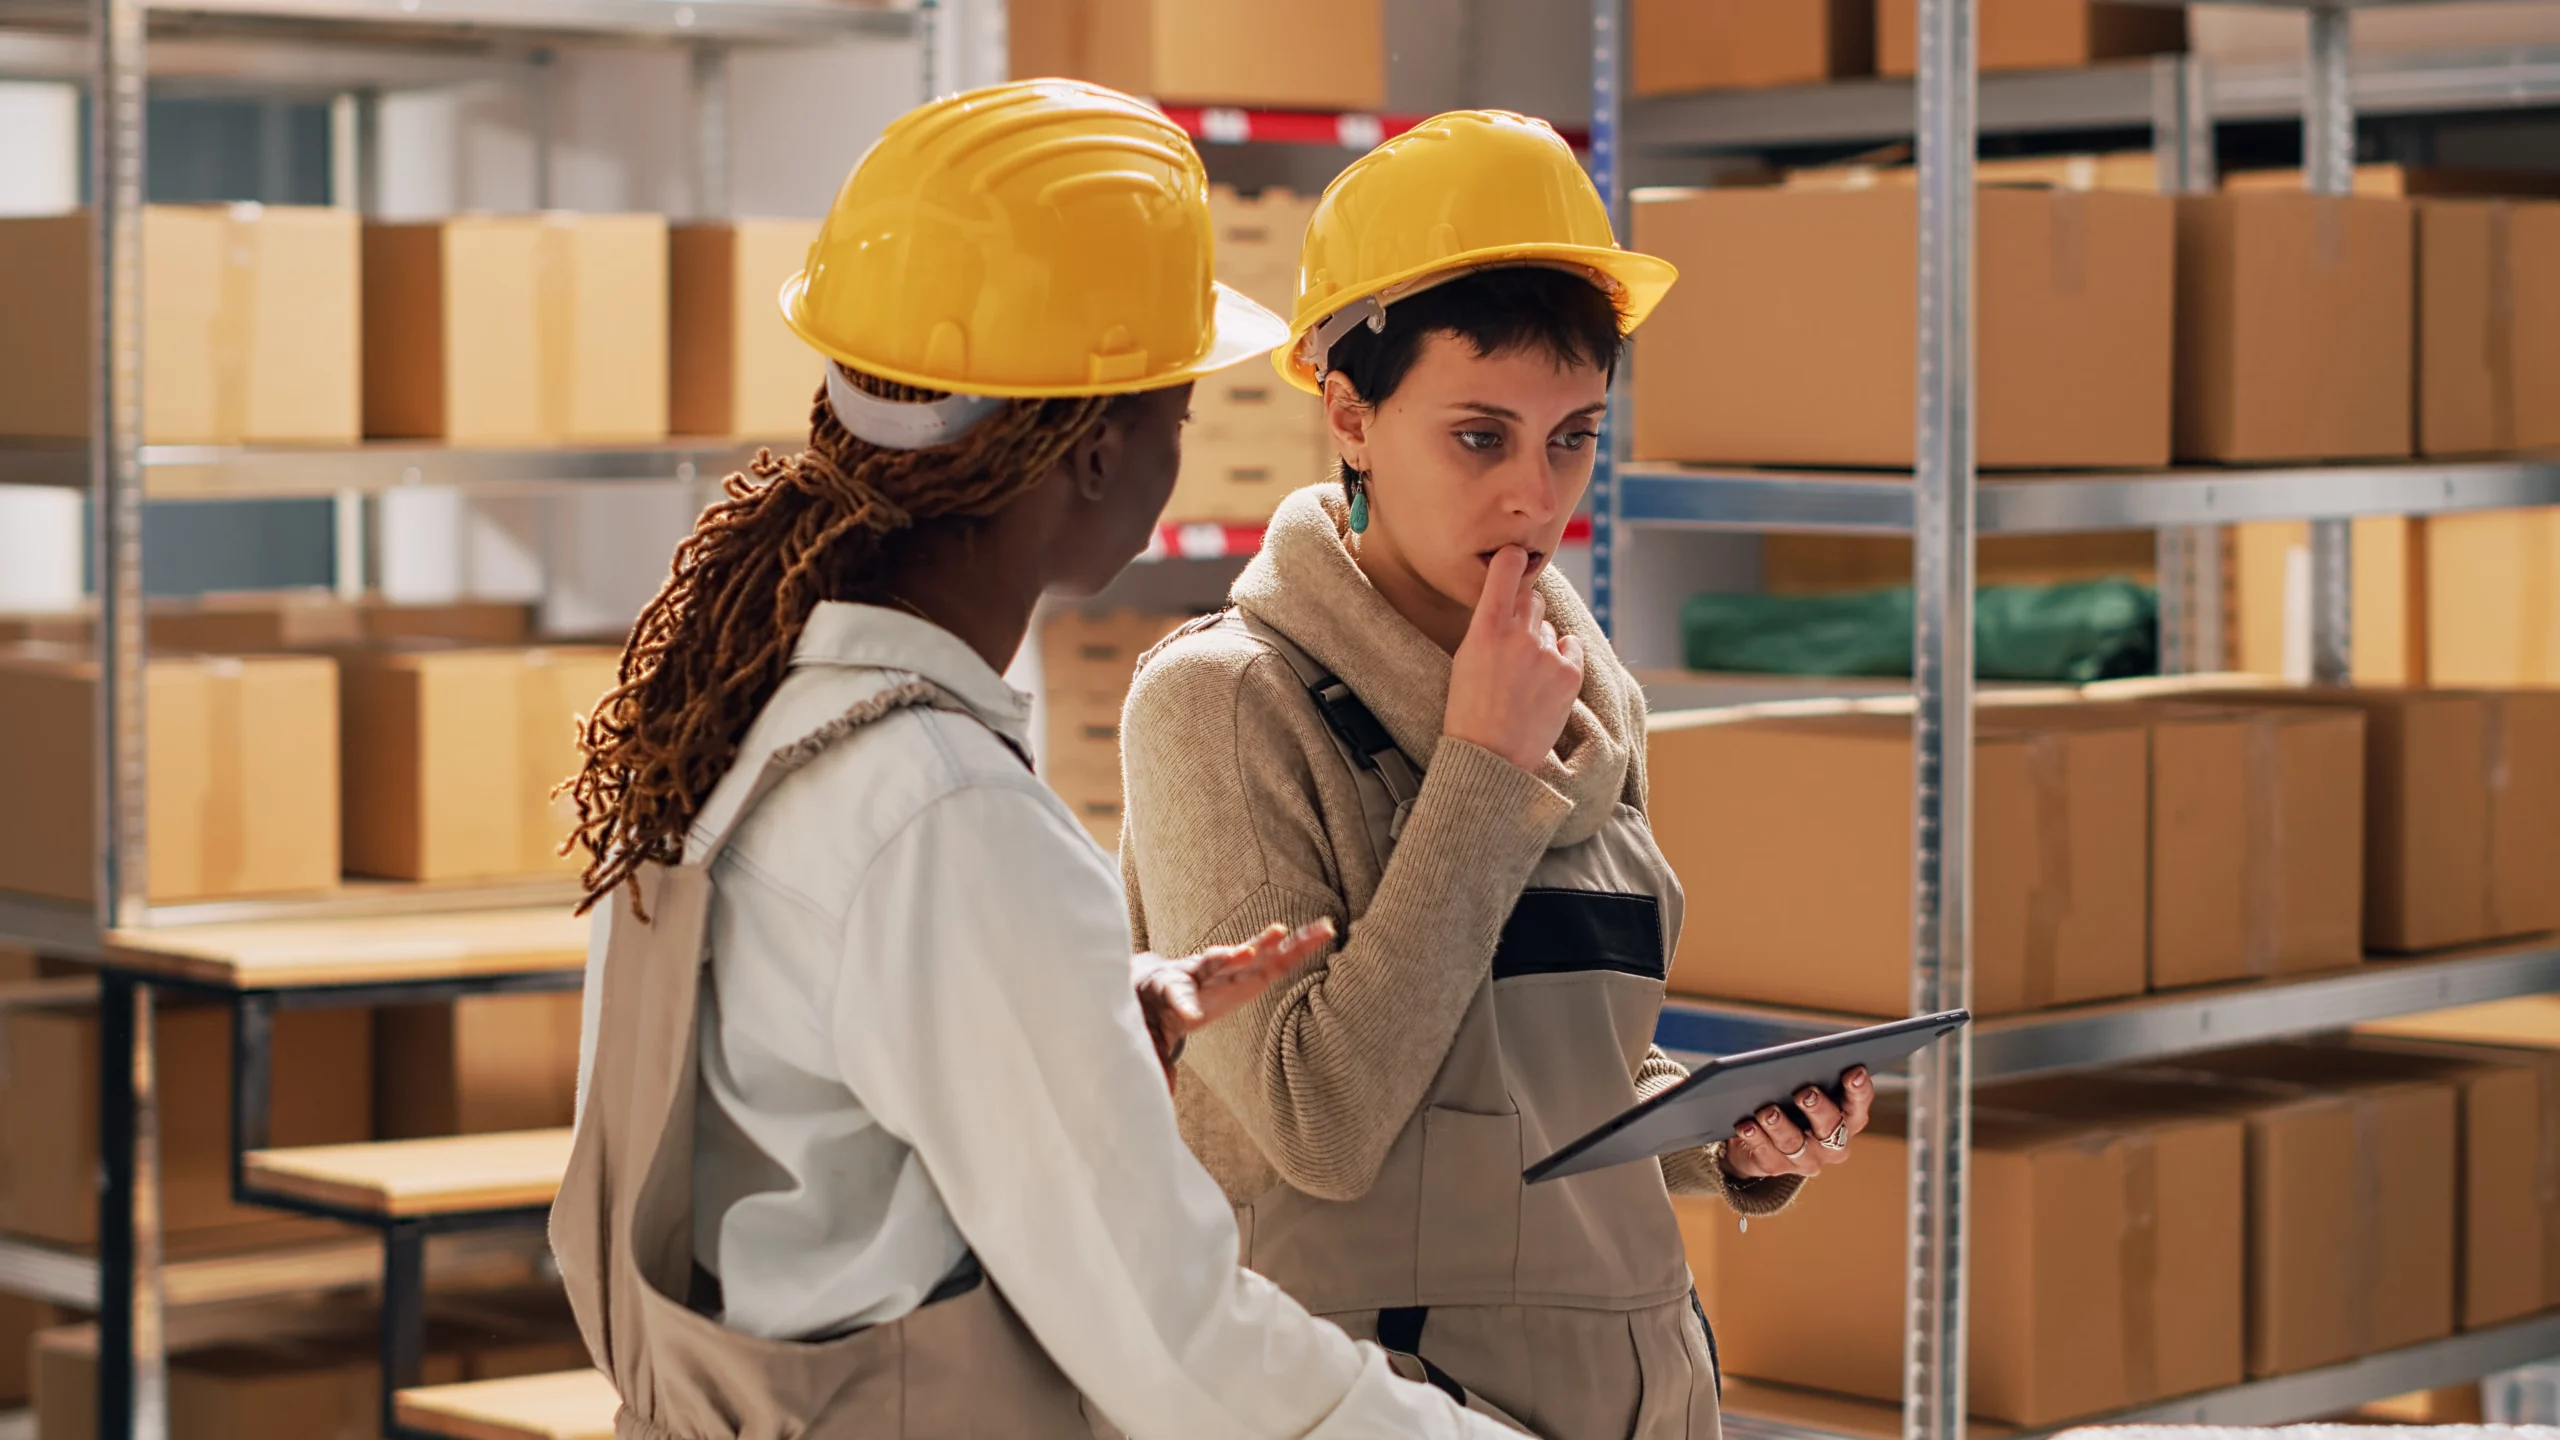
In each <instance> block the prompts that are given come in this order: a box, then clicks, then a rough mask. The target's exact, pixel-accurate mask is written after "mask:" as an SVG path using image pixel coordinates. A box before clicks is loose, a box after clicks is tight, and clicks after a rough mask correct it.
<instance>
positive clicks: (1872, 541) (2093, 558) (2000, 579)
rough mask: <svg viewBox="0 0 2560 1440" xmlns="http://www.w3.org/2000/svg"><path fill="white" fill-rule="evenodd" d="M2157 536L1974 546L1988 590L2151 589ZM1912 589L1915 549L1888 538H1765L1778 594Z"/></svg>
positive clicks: (2140, 533)
mask: <svg viewBox="0 0 2560 1440" xmlns="http://www.w3.org/2000/svg"><path fill="white" fill-rule="evenodd" d="M2158 546H2159V536H2158V535H2157V533H2156V532H2154V531H2150V530H2097V531H2091V532H2089V533H2087V534H2081V535H1985V536H1983V537H1981V538H1980V539H1979V540H1977V541H1976V542H1974V560H1973V564H1974V577H1975V579H1976V581H1977V582H1978V583H1980V584H1983V585H2051V584H2055V583H2057V582H2060V581H2065V580H2102V579H2106V578H2108V577H2110V576H2118V575H2120V576H2124V577H2126V578H2128V579H2133V580H2140V581H2142V582H2144V583H2145V584H2148V583H2151V581H2152V579H2153V577H2154V575H2155V574H2156V573H2157V571H2156V560H2155V557H2156V556H2157V554H2158ZM1910 583H1911V542H1910V541H1909V540H1906V539H1904V538H1902V537H1901V536H1898V535H1897V536H1886V535H1822V534H1804V535H1779V534H1772V535H1763V536H1761V537H1760V584H1761V587H1762V588H1763V589H1765V590H1767V591H1768V592H1769V593H1770V594H1772V595H1822V594H1830V593H1835V592H1838V591H1843V590H1877V589H1882V588H1884V587H1885V586H1888V585H1908V584H1910Z"/></svg>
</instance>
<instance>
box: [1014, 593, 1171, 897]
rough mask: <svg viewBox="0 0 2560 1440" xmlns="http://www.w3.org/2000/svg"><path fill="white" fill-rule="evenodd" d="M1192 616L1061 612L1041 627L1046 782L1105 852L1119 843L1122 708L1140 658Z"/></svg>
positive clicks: (1122, 612)
mask: <svg viewBox="0 0 2560 1440" xmlns="http://www.w3.org/2000/svg"><path fill="white" fill-rule="evenodd" d="M1190 619H1191V617H1190V616H1188V615H1163V614H1153V613H1148V612H1143V611H1136V610H1115V611H1111V612H1108V613H1105V614H1088V613H1086V612H1083V611H1080V610H1061V611H1059V612H1057V613H1056V614H1053V615H1050V616H1048V617H1047V618H1046V619H1044V620H1043V621H1042V622H1041V625H1040V707H1041V729H1042V736H1041V748H1042V754H1041V766H1040V771H1041V777H1042V778H1043V779H1045V780H1047V781H1048V782H1049V788H1050V789H1052V790H1055V791H1057V792H1058V795H1059V797H1060V798H1061V799H1063V800H1065V801H1066V802H1067V806H1068V808H1069V809H1071V810H1073V811H1075V812H1076V818H1077V819H1079V820H1081V821H1083V822H1084V824H1085V828H1086V829H1088V830H1090V831H1092V832H1093V837H1094V839H1095V840H1097V841H1099V842H1101V844H1102V845H1103V846H1104V847H1105V848H1109V847H1112V846H1116V845H1118V844H1119V843H1120V811H1121V800H1120V794H1121V792H1120V711H1121V708H1122V707H1123V706H1124V705H1126V704H1127V703H1128V699H1129V681H1130V679H1131V677H1133V676H1134V675H1136V674H1137V670H1138V657H1139V656H1141V655H1144V654H1145V653H1147V651H1148V650H1149V649H1151V648H1153V646H1154V645H1155V643H1156V642H1157V641H1159V640H1162V639H1163V638H1164V637H1166V636H1167V635H1170V634H1172V633H1173V632H1174V631H1175V630H1176V629H1178V628H1180V627H1181V626H1182V625H1183V624H1184V623H1185V622H1187V621H1189V620H1190Z"/></svg>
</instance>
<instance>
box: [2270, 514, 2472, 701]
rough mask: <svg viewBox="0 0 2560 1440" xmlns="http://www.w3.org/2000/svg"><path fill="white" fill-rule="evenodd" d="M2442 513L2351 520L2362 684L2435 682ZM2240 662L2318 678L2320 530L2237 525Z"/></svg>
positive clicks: (2357, 666)
mask: <svg viewBox="0 0 2560 1440" xmlns="http://www.w3.org/2000/svg"><path fill="white" fill-rule="evenodd" d="M2445 518H2446V517H2443V516H2425V515H2367V516H2362V517H2360V518H2358V519H2356V520H2354V521H2352V522H2351V527H2352V532H2353V538H2352V543H2351V545H2350V547H2349V548H2350V553H2351V562H2350V566H2349V568H2350V570H2351V572H2352V575H2351V579H2350V588H2351V591H2352V599H2351V607H2352V609H2353V612H2354V616H2355V623H2354V625H2353V627H2352V629H2353V632H2354V633H2353V634H2352V635H2351V636H2350V637H2349V642H2350V643H2349V649H2350V652H2351V655H2350V665H2351V669H2352V672H2353V674H2354V677H2355V681H2356V683H2357V684H2359V685H2408V686H2418V685H2425V684H2427V683H2428V681H2429V678H2430V676H2431V675H2433V674H2434V670H2433V666H2432V662H2431V661H2430V659H2429V655H2428V648H2429V638H2430V629H2431V627H2430V625H2429V622H2428V620H2427V611H2428V600H2427V591H2428V587H2429V578H2430V577H2429V569H2430V566H2429V562H2428V558H2427V557H2428V554H2429V551H2430V549H2431V536H2432V534H2433V531H2434V527H2435V525H2436V524H2437V523H2439V522H2440V521H2441V520H2443V519H2445ZM2231 533H2232V543H2231V550H2230V552H2229V553H2230V565H2231V573H2232V577H2233V579H2232V585H2231V595H2232V601H2233V606H2234V610H2235V614H2234V616H2233V620H2234V623H2233V625H2232V640H2233V649H2232V651H2231V654H2232V656H2233V664H2234V667H2235V668H2237V669H2241V670H2248V671H2254V672H2256V673H2258V674H2261V675H2278V676H2284V677H2287V678H2290V679H2295V680H2309V679H2310V678H2311V605H2312V598H2311V532H2310V529H2309V527H2307V526H2306V525H2304V523H2303V522H2301V521H2299V520H2266V521H2257V522H2253V523H2250V524H2245V525H2234V526H2232V527H2231Z"/></svg>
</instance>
